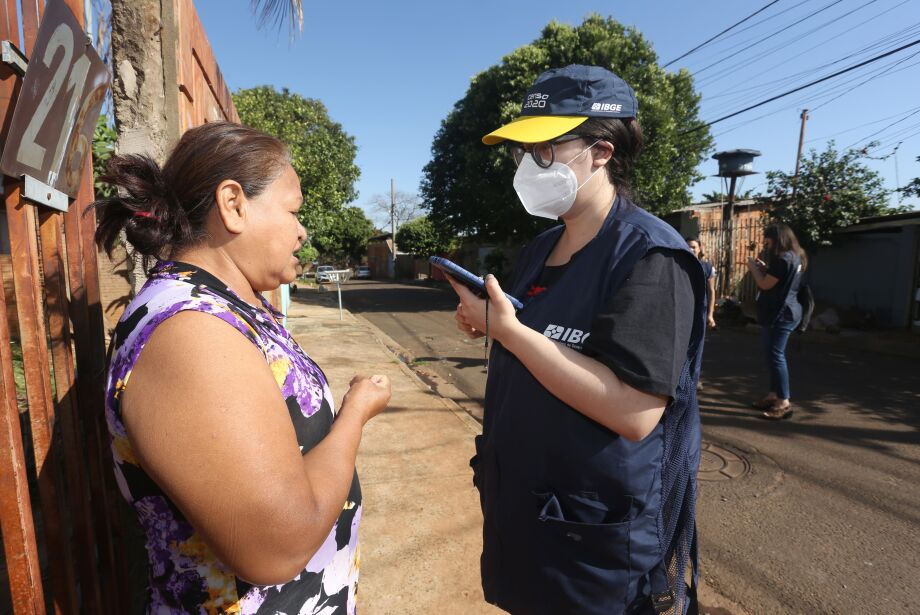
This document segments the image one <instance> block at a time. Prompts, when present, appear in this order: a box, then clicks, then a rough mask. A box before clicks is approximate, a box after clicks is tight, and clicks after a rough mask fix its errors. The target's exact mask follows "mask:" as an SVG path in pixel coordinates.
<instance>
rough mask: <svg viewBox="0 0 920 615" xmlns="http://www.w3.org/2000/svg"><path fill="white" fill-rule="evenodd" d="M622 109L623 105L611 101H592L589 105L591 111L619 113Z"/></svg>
mask: <svg viewBox="0 0 920 615" xmlns="http://www.w3.org/2000/svg"><path fill="white" fill-rule="evenodd" d="M622 110H623V105H615V104H613V103H594V104H593V105H591V111H607V112H608V113H619V112H620V111H622Z"/></svg>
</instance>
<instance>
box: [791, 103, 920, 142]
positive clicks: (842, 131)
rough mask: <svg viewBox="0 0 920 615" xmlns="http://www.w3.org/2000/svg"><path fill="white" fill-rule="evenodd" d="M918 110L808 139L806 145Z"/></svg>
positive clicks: (909, 110) (903, 112) (908, 110)
mask: <svg viewBox="0 0 920 615" xmlns="http://www.w3.org/2000/svg"><path fill="white" fill-rule="evenodd" d="M918 109H920V106H918V107H912V108H910V109H907V110H906V111H901V112H900V113H895V114H894V115H889V116H887V117H883V118H880V119H877V120H873V121H871V122H866V123H865V124H860V125H859V126H854V127H852V128H847V129H846V130H841V131H840V132H835V133H833V134H829V135H824V136H821V137H814V138H811V139H808V140H806V141H805V143H812V142H814V141H826V140H827V139H832V138H833V137H839V136H840V135H843V134H846V133H848V132H853V131H855V130H860V129H862V128H865V127H866V126H874V125H875V124H881V123H882V122H884V121H887V120H890V119H892V118H895V117H898V116H901V115H905V114H907V113H911V112H912V111H915V110H918Z"/></svg>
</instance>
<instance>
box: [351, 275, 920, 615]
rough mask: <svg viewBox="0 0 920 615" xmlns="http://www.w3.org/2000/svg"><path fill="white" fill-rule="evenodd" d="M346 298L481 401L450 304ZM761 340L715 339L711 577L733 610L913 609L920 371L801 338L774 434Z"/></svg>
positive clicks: (423, 366) (707, 458)
mask: <svg viewBox="0 0 920 615" xmlns="http://www.w3.org/2000/svg"><path fill="white" fill-rule="evenodd" d="M343 298H344V302H345V305H346V307H348V308H349V309H351V310H352V311H353V312H355V313H356V314H360V315H362V316H364V317H365V318H367V319H368V320H370V321H371V322H372V323H373V324H375V325H376V326H377V327H379V328H381V329H382V330H383V331H385V332H386V333H387V334H388V335H389V336H390V337H392V338H393V339H394V340H395V341H396V342H397V343H398V344H399V345H400V346H403V347H405V349H406V350H407V351H408V354H409V357H407V358H408V360H409V361H410V362H412V360H413V359H414V363H413V367H414V368H415V369H416V370H417V371H421V372H422V373H423V376H424V375H425V374H427V375H429V376H430V377H431V379H432V380H433V381H434V382H435V384H437V383H443V385H444V386H443V388H444V389H445V390H448V391H453V395H454V396H458V397H459V396H462V395H463V394H465V395H466V396H468V397H471V398H472V402H469V403H471V404H475V403H478V402H481V398H482V391H483V386H484V382H485V374H484V370H483V362H482V347H481V345H480V344H478V343H475V344H474V343H470V342H466V341H465V340H463V339H462V338H461V337H460V336H459V335H458V334H457V332H456V329H455V328H454V323H453V319H452V315H453V309H454V307H455V305H456V300H455V299H454V297H453V296H452V293H450V292H449V291H444V290H441V289H436V288H429V287H426V286H424V285H421V284H408V285H402V284H387V283H373V282H356V283H349V284H348V285H346V286H345V287H344V288H343ZM810 339H811V340H812V341H809V340H810ZM758 341H759V337H758V336H757V331H756V330H754V329H741V328H725V329H724V330H717V331H716V332H714V333H713V334H712V335H711V336H710V338H709V340H708V342H707V350H706V357H705V360H704V369H703V380H704V384H705V389H704V391H703V392H702V394H701V402H702V417H703V425H704V439H705V441H706V446H707V447H708V448H707V450H706V451H705V452H704V455H703V467H702V468H701V479H702V480H701V493H700V502H699V508H700V513H699V523H700V531H701V552H702V558H703V573H704V576H705V579H706V581H707V582H708V583H709V585H710V586H711V587H713V588H715V589H716V590H717V591H718V592H719V593H721V594H722V595H724V596H726V597H728V598H729V599H730V600H731V601H732V602H734V603H736V605H740V607H739V608H737V610H738V611H739V612H744V611H747V612H749V613H758V614H760V613H792V612H809V613H811V612H814V613H883V612H884V613H908V612H916V609H915V608H914V607H911V606H910V605H911V604H914V602H913V598H912V595H913V592H912V591H911V588H912V587H913V585H914V574H913V573H914V571H916V570H918V569H920V532H918V530H917V528H918V527H920V513H918V511H920V489H917V484H918V482H920V481H918V478H920V446H918V444H920V435H918V431H920V361H917V360H916V359H905V358H898V357H893V356H887V355H883V354H876V353H868V352H859V351H855V350H850V349H847V348H843V347H841V346H839V345H830V344H816V343H814V341H813V338H809V337H808V336H806V337H804V338H802V339H801V341H799V340H797V339H794V340H793V342H792V343H791V344H790V351H789V360H790V364H791V371H792V383H793V398H794V403H795V404H796V408H797V412H796V414H795V416H794V417H793V419H792V420H790V421H786V422H782V423H769V422H766V421H763V420H761V419H759V418H758V417H757V415H756V412H754V411H753V409H751V408H750V407H749V406H748V403H749V402H750V401H751V400H753V399H755V398H756V397H758V396H759V395H761V394H762V387H763V383H764V375H763V373H762V367H761V365H762V362H761V359H760V353H759V346H758ZM454 386H455V387H456V389H454V388H453V387H454Z"/></svg>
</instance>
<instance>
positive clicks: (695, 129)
mask: <svg viewBox="0 0 920 615" xmlns="http://www.w3.org/2000/svg"><path fill="white" fill-rule="evenodd" d="M915 45H920V39H917V40H915V41H913V42H911V43H908V44H906V45H902V46H900V47H898V48H897V49H892V50H891V51H887V52H885V53H883V54H880V55H877V56H875V57H874V58H869V59H868V60H864V61H862V62H860V63H858V64H854V65H853V66H848V67H847V68H844V69H843V70H839V71H837V72H836V73H833V74H830V75H827V76H826V77H821V78H820V79H816V80H814V81H812V82H810V83H806V84H805V85H800V86H799V87H797V88H793V89H791V90H788V91H786V92H783V93H782V94H777V95H776V96H771V97H770V98H768V99H766V100H762V101H760V102H758V103H754V104H753V105H750V106H748V107H745V108H744V109H741V110H740V111H735V112H734V113H729V114H728V115H724V116H722V117H720V118H718V119H715V120H713V121H711V122H707V123H705V124H700V125H699V126H696V127H694V128H690V129H688V130H685V131H683V132H681V134H684V133H688V132H695V131H697V130H702V129H703V128H707V127H709V126H712V125H713V124H718V123H719V122H723V121H725V120H727V119H730V118H733V117H735V116H736V115H741V114H742V113H746V112H748V111H750V110H752V109H756V108H758V107H762V106H764V105H766V104H767V103H771V102H773V101H774V100H779V99H780V98H785V97H786V96H789V95H790V94H795V93H796V92H800V91H802V90H804V89H806V88H810V87H811V86H813V85H817V84H819V83H823V82H825V81H827V80H828V79H833V78H834V77H839V76H840V75H843V74H845V73H848V72H850V71H854V70H856V69H857V68H861V67H863V66H866V65H867V64H871V63H873V62H877V61H879V60H881V59H882V58H887V57H888V56H890V55H893V54H895V53H897V52H899V51H903V50H905V49H908V48H910V47H913V46H915Z"/></svg>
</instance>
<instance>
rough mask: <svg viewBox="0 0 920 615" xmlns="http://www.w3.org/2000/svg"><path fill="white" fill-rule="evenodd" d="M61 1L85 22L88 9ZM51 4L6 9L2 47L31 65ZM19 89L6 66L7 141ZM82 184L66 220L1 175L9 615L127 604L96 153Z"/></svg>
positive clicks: (0, 512) (2, 441)
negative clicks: (90, 209) (111, 442)
mask: <svg viewBox="0 0 920 615" xmlns="http://www.w3.org/2000/svg"><path fill="white" fill-rule="evenodd" d="M55 1H56V2H64V3H65V4H66V5H67V6H68V7H69V8H70V10H71V11H72V12H73V13H74V15H75V16H76V17H77V19H78V21H79V23H80V24H82V21H83V1H82V0H55ZM19 6H21V7H22V14H21V15H20V14H19V13H18V10H17V7H19ZM44 7H45V2H44V1H43V0H36V1H34V2H33V1H31V0H30V1H29V2H21V3H20V2H17V1H16V0H0V13H2V19H0V39H2V40H6V41H12V42H13V43H14V44H15V45H16V46H17V47H19V48H20V49H22V50H23V51H24V52H25V54H26V56H28V55H29V54H30V53H31V52H32V50H33V48H34V45H35V42H36V36H37V32H38V27H39V23H40V21H41V19H42V15H43V12H44ZM20 30H21V32H22V39H21V40H20ZM81 42H82V41H79V40H78V41H77V44H78V45H79V44H80V43H81ZM46 57H47V54H46ZM21 89H22V79H21V77H20V76H19V75H18V74H17V73H16V72H15V71H14V70H12V69H11V68H10V66H8V65H7V64H0V117H2V118H3V124H2V129H0V142H3V143H4V144H5V143H6V140H7V134H8V131H9V128H10V122H11V118H12V114H13V110H14V106H15V103H16V100H17V98H18V97H19V95H20V90H21ZM79 186H80V187H79V193H78V196H77V198H76V200H75V201H74V202H73V203H72V204H71V205H70V207H69V209H68V210H67V212H66V213H63V212H61V211H57V210H54V209H50V208H47V207H44V206H40V205H36V204H35V203H34V202H32V201H28V200H26V199H25V198H24V196H23V184H22V182H21V181H20V180H19V179H17V178H12V177H4V178H3V197H2V205H0V225H5V226H6V230H7V231H8V232H7V233H0V240H5V241H0V248H7V249H8V254H6V255H4V258H3V261H5V263H0V264H3V265H5V266H0V275H2V277H3V278H4V279H3V280H2V282H3V284H2V285H0V286H2V288H4V289H6V290H5V291H4V292H0V529H2V537H3V553H4V562H3V568H2V570H0V612H2V611H5V610H7V609H8V608H9V607H12V610H13V612H15V613H16V614H17V615H19V614H21V613H45V612H54V613H106V614H108V613H123V612H125V609H124V608H123V607H122V605H123V604H127V602H126V601H125V600H124V599H125V596H123V595H122V593H121V592H122V588H125V587H127V584H126V583H124V582H123V581H124V579H123V578H122V577H123V575H124V574H125V569H126V567H125V566H124V565H122V564H123V562H120V561H119V547H118V545H119V539H120V533H119V524H118V522H117V518H116V510H117V508H116V504H117V499H116V498H119V497H120V496H119V495H118V493H117V489H116V487H115V485H114V477H113V475H112V472H111V461H110V451H109V446H108V436H107V431H106V426H105V422H104V421H105V419H104V413H103V411H102V408H103V387H104V377H105V348H104V334H103V333H104V332H103V324H102V323H103V321H102V311H101V306H100V300H99V276H98V270H97V262H96V249H95V247H94V244H93V234H94V232H95V217H94V215H92V214H90V215H87V216H84V215H82V214H83V212H84V210H85V209H86V206H87V205H88V204H89V203H90V202H91V201H92V199H93V188H92V186H93V183H92V166H91V160H89V156H87V160H86V161H85V164H84V167H83V173H82V178H81V182H80V185H79ZM4 244H5V245H4ZM4 251H5V250H4V249H0V252H4ZM7 277H9V278H11V279H6V278H7ZM9 291H12V292H9ZM8 311H14V312H15V317H12V316H13V315H12V314H9V313H8ZM14 354H15V359H16V361H15V362H14ZM20 355H21V371H20V369H19V365H20V361H19V358H20ZM20 375H21V379H20V378H19V377H18V376H20ZM4 581H8V583H6V584H5V587H4V586H3V583H4ZM4 590H6V593H7V595H5V596H4V595H3V593H4Z"/></svg>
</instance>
